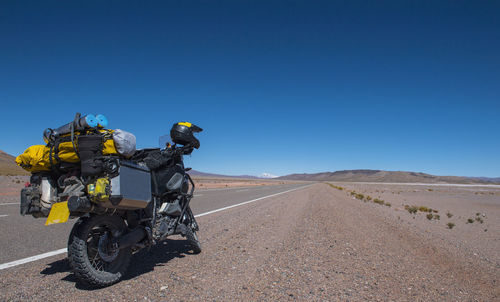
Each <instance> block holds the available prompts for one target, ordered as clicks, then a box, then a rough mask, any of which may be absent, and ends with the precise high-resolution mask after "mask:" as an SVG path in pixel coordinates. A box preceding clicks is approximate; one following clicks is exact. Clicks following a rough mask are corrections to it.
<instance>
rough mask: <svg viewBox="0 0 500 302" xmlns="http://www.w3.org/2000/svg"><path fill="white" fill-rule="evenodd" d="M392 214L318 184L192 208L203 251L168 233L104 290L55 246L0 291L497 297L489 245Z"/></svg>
mask: <svg viewBox="0 0 500 302" xmlns="http://www.w3.org/2000/svg"><path fill="white" fill-rule="evenodd" d="M498 206H499V205H498V203H497V207H498ZM399 212H401V211H395V208H394V207H384V206H379V205H377V204H373V203H364V202H361V201H359V200H353V199H352V197H351V196H350V195H348V194H346V191H345V190H343V191H340V190H337V189H334V188H331V187H330V186H328V185H325V184H316V185H313V186H311V187H308V188H306V189H302V190H299V191H295V192H290V193H287V194H283V195H279V196H276V197H273V198H268V199H264V200H261V201H258V202H255V203H252V204H248V205H245V206H241V207H237V208H232V209H230V210H227V211H223V212H218V213H215V214H213V215H207V216H203V217H200V218H199V223H200V225H201V231H200V238H201V241H202V244H203V248H204V250H203V252H202V253H201V254H199V255H192V254H190V253H189V251H188V249H187V248H186V246H185V241H184V240H182V239H178V240H169V241H167V242H165V243H166V244H162V245H160V246H157V247H155V248H153V249H152V250H151V251H150V252H149V253H148V252H146V251H144V252H141V253H139V254H137V255H135V257H134V260H133V264H132V266H131V268H130V273H129V275H128V276H127V278H126V279H125V280H123V281H122V282H120V283H118V284H116V285H114V286H111V287H108V288H104V289H97V290H95V289H90V288H86V287H85V286H82V285H80V284H79V283H76V282H75V277H74V276H73V275H72V274H71V273H69V267H68V263H67V261H66V260H65V259H64V257H62V256H55V257H52V258H47V259H43V260H41V261H39V262H36V263H30V264H26V265H23V266H20V267H15V268H11V269H7V270H4V271H1V272H0V276H1V278H0V300H2V301H4V300H6V301H10V300H12V301H24V300H31V301H47V300H61V299H68V298H69V297H71V300H74V301H115V300H117V301H120V300H127V301H150V300H152V301H209V300H210V301H234V300H236V301H253V300H264V301H276V300H281V301H294V300H298V301H305V300H312V301H336V300H340V301H499V300H500V287H499V286H498V282H499V281H498V280H499V277H500V268H499V266H498V265H497V264H496V263H498V259H499V256H498V249H497V250H496V252H492V251H489V249H490V248H491V247H489V246H488V247H486V248H484V249H485V252H484V253H485V254H488V255H490V259H489V260H490V261H487V260H486V259H484V258H481V257H476V256H474V254H473V253H472V252H471V251H470V250H469V249H467V248H464V245H460V244H457V240H460V239H457V238H460V236H459V235H457V234H454V233H452V232H456V233H458V231H459V229H453V230H447V229H445V228H444V227H443V225H440V226H439V230H441V229H444V230H445V231H448V233H447V234H454V235H453V236H449V237H446V235H443V234H446V233H441V232H440V231H434V229H433V228H430V231H428V232H425V231H424V230H423V229H422V228H421V227H419V226H418V225H416V224H411V223H408V221H410V222H412V221H413V218H408V220H405V219H406V218H403V219H401V217H400V218H399V219H398V217H397V214H400V216H403V215H402V213H403V212H401V213H399ZM394 213H397V214H394ZM408 215H409V214H408ZM405 217H406V216H405ZM409 217H411V215H410V216H409ZM424 219H425V218H424ZM416 220H417V219H415V221H416ZM489 223H493V222H489ZM436 230H438V228H436ZM495 232H496V233H495ZM492 233H493V234H496V235H498V227H497V228H496V230H492ZM176 239H177V238H176ZM497 239H498V237H497ZM465 246H467V245H465ZM495 247H496V246H495V245H493V248H495ZM477 248H478V249H481V246H478V247H477Z"/></svg>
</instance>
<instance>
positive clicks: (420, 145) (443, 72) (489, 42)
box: [0, 1, 500, 177]
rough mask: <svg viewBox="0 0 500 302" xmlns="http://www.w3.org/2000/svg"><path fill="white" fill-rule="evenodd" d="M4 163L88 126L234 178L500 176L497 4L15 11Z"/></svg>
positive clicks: (4, 73) (5, 45)
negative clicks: (172, 138) (180, 144)
mask: <svg viewBox="0 0 500 302" xmlns="http://www.w3.org/2000/svg"><path fill="white" fill-rule="evenodd" d="M0 43H1V47H0V54H1V55H0V101H1V108H2V111H1V113H2V114H1V118H0V128H1V129H2V130H1V131H2V134H1V143H0V149H2V150H4V151H6V152H8V153H10V154H13V155H17V154H19V153H21V152H23V151H24V149H25V148H26V147H28V146H29V145H32V144H40V143H42V131H43V129H44V128H47V127H52V128H55V127H58V126H60V125H61V124H64V123H66V122H68V121H70V120H72V119H73V116H74V113H75V112H77V111H78V112H82V113H94V114H97V113H103V114H105V115H106V116H107V117H108V119H109V121H110V127H111V128H121V129H125V130H128V131H131V132H133V133H134V134H135V135H136V136H137V140H138V145H139V147H156V146H157V144H158V143H157V141H158V139H157V138H158V136H160V135H162V134H165V133H167V132H168V131H169V129H170V127H171V125H172V124H173V123H174V122H176V121H191V122H193V123H195V124H197V125H199V126H201V127H203V128H204V129H205V131H204V132H203V133H201V134H200V135H199V139H200V141H201V148H200V150H198V151H196V152H194V153H193V155H192V156H191V158H188V159H187V162H188V164H189V165H190V166H192V167H193V168H194V169H197V170H200V171H206V172H213V173H223V174H254V175H257V174H260V173H262V172H268V173H272V174H276V175H284V174H289V173H301V172H308V173H314V172H320V171H335V170H342V169H359V168H365V169H383V170H404V171H421V172H426V173H432V174H437V175H466V176H490V177H498V176H500V152H499V151H500V140H499V133H500V122H499V117H500V2H498V1H449V2H448V1H324V2H323V1H200V2H198V1H157V2H156V1H57V2H52V1H33V2H27V1H8V2H7V1H2V2H1V4H0Z"/></svg>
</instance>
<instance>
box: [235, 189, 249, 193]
mask: <svg viewBox="0 0 500 302" xmlns="http://www.w3.org/2000/svg"><path fill="white" fill-rule="evenodd" d="M245 191H248V189H243V190H238V191H236V192H245Z"/></svg>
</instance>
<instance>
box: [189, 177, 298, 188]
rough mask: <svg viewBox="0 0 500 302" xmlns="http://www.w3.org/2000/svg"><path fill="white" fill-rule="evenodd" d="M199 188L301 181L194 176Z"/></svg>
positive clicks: (268, 184) (280, 183) (267, 184)
mask: <svg viewBox="0 0 500 302" xmlns="http://www.w3.org/2000/svg"><path fill="white" fill-rule="evenodd" d="M193 181H194V183H195V185H196V187H197V188H198V189H218V188H235V187H253V186H273V185H282V184H285V183H300V182H299V181H288V180H273V179H235V178H202V177H193Z"/></svg>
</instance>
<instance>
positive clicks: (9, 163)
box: [0, 150, 29, 175]
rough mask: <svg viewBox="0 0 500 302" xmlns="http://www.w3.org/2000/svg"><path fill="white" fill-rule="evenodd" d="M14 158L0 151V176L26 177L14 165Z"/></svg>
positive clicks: (22, 171) (23, 172) (20, 169)
mask: <svg viewBox="0 0 500 302" xmlns="http://www.w3.org/2000/svg"><path fill="white" fill-rule="evenodd" d="M15 160H16V158H15V157H14V156H12V155H10V154H7V153H5V152H3V151H2V150H0V175H28V174H29V173H28V172H27V171H25V170H23V169H22V168H21V167H19V166H18V165H17V164H16V161H15Z"/></svg>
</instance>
